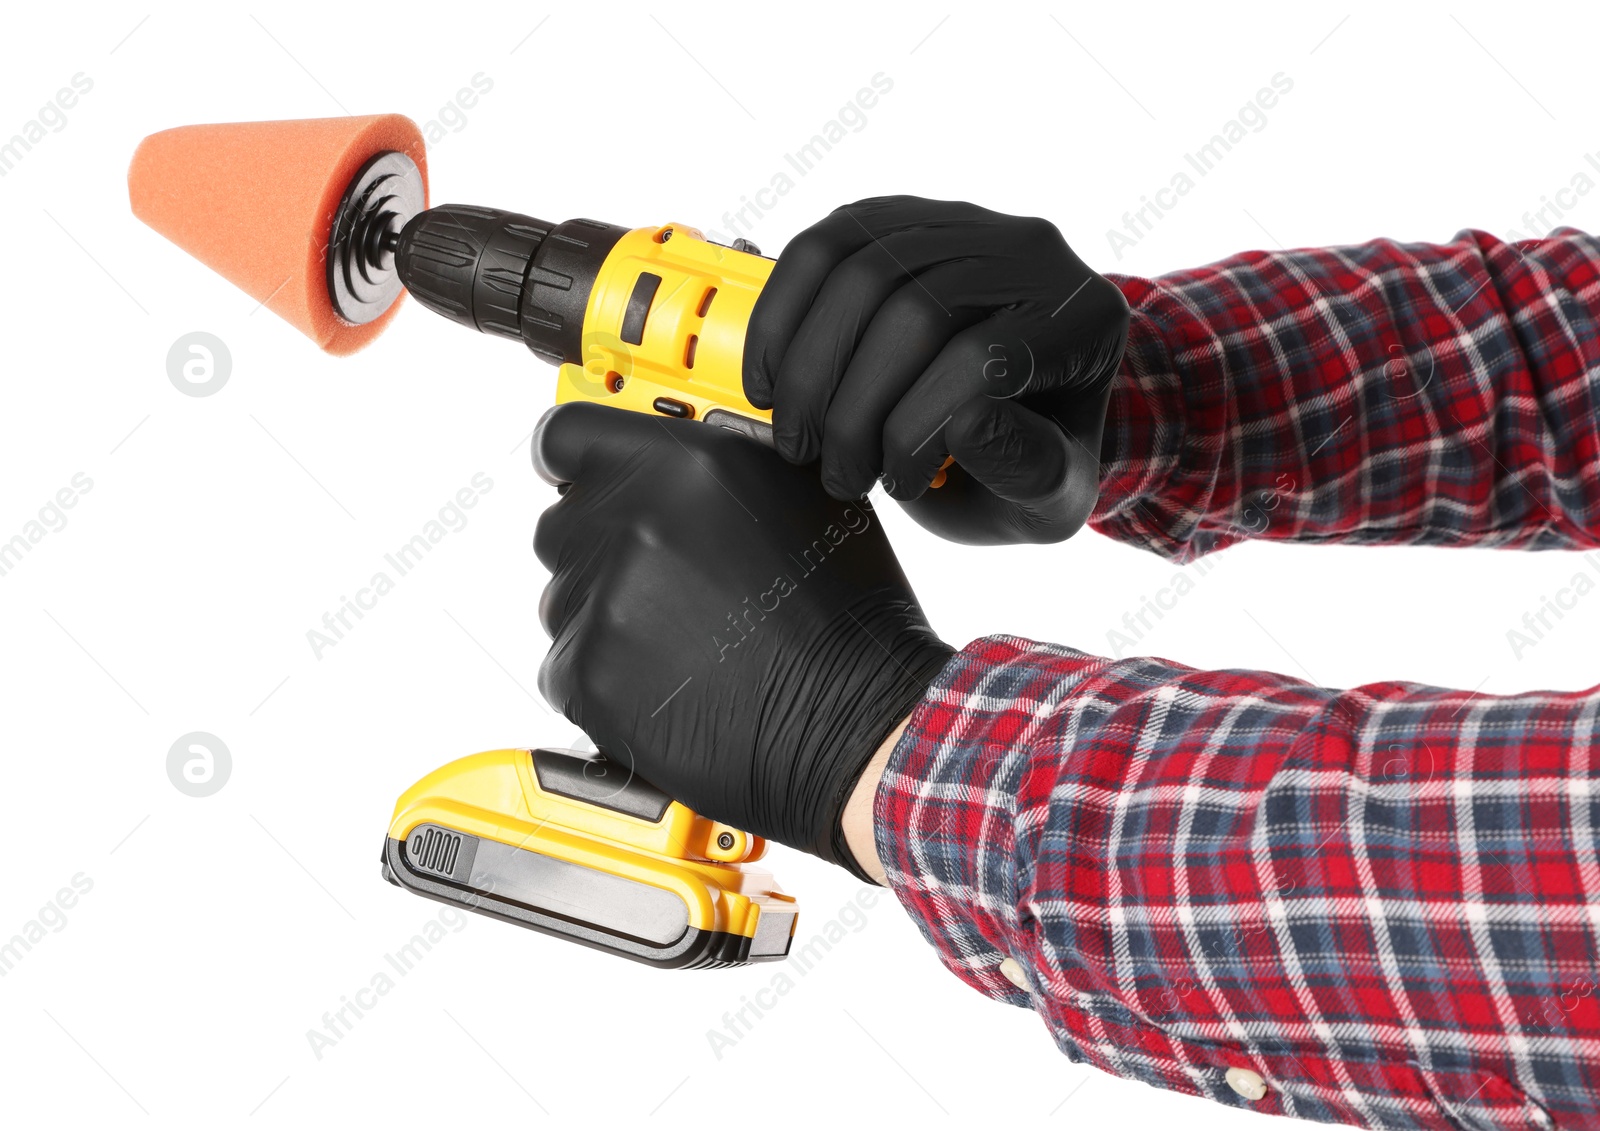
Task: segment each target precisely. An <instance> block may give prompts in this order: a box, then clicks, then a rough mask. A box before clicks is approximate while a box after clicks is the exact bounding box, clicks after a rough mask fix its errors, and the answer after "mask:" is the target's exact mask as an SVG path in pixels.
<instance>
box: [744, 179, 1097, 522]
mask: <svg viewBox="0 0 1600 1131" xmlns="http://www.w3.org/2000/svg"><path fill="white" fill-rule="evenodd" d="M1127 335H1128V304H1127V302H1126V301H1125V300H1124V299H1123V297H1122V292H1121V291H1119V290H1118V289H1117V287H1116V285H1115V284H1113V283H1112V282H1110V281H1109V280H1108V279H1105V278H1103V277H1102V276H1100V275H1097V274H1096V273H1095V272H1094V271H1093V270H1091V269H1090V268H1089V267H1088V266H1086V265H1085V264H1084V262H1083V261H1082V260H1081V259H1079V258H1078V257H1077V255H1075V254H1074V253H1073V251H1072V249H1071V248H1070V247H1068V246H1067V243H1066V241H1065V240H1063V239H1062V238H1061V233H1060V232H1058V231H1057V230H1056V228H1055V226H1054V225H1052V224H1051V223H1050V222H1049V221H1047V220H1039V219H1034V218H1028V217H1021V216H1005V215H1002V214H1001V213H998V212H990V211H989V210H987V209H984V208H979V207H977V206H976V205H973V204H965V203H961V202H955V201H944V200H923V199H921V198H919V197H914V196H885V197H873V198H871V199H869V200H862V201H857V202H856V203H855V204H847V205H845V206H844V207H843V208H840V209H837V210H836V211H834V212H833V213H832V214H830V215H829V216H828V217H827V218H826V219H825V220H823V221H821V222H820V223H818V224H815V225H813V226H812V227H810V228H808V229H806V230H805V231H804V232H801V233H800V234H799V235H798V236H796V237H795V238H794V240H793V241H791V242H790V244H789V246H788V247H787V248H786V249H785V250H784V252H783V254H782V255H781V256H779V257H778V263H777V266H776V267H774V268H773V270H772V277H771V279H770V280H769V281H768V282H767V285H766V287H765V288H764V289H763V290H762V292H761V295H760V297H759V298H758V299H757V300H756V305H755V309H754V311H753V312H752V313H751V317H750V329H749V333H748V335H747V336H746V338H745V348H744V391H745V396H746V397H748V398H749V400H750V403H751V404H754V405H756V406H758V407H761V408H771V409H772V410H773V427H774V434H775V438H776V440H777V446H778V451H779V452H780V453H781V454H782V455H783V456H784V458H786V459H788V460H790V461H792V462H794V463H810V462H812V461H814V460H817V459H820V460H821V461H822V482H823V484H824V485H825V486H826V487H827V490H828V493H829V494H831V495H833V496H834V497H835V498H838V499H854V498H859V497H861V496H863V495H865V494H866V493H867V492H868V491H869V490H871V489H872V485H873V483H874V482H875V481H876V480H877V479H878V478H879V477H880V476H881V477H882V478H883V481H884V487H885V489H886V490H887V491H888V492H889V495H890V497H892V498H894V499H897V500H899V501H900V502H901V504H902V505H903V506H904V507H905V509H906V510H907V511H908V512H909V513H910V514H911V516H912V517H913V518H915V519H916V520H917V522H919V523H921V524H922V525H923V526H925V527H927V528H928V529H929V530H931V531H933V532H934V533H935V534H939V535H941V536H943V537H945V538H949V539H951V540H953V541H956V542H968V543H975V544H993V543H1002V542H1059V541H1060V540H1062V539H1063V538H1067V537H1070V536H1071V535H1072V534H1074V533H1076V532H1077V531H1078V529H1079V528H1080V527H1082V525H1083V524H1084V522H1085V521H1087V519H1088V517H1089V514H1090V512H1091V511H1092V510H1093V509H1094V504H1095V500H1096V498H1097V497H1098V495H1099V479H1100V437H1101V432H1102V431H1103V429H1104V427H1105V416H1106V406H1107V404H1108V403H1109V400H1110V388H1111V379H1112V377H1113V376H1114V375H1115V374H1116V371H1117V366H1118V364H1119V363H1120V362H1121V359H1122V348H1123V345H1124V344H1125V342H1126V340H1127ZM947 455H949V456H953V457H954V458H955V461H956V466H954V467H952V468H950V470H949V472H948V478H947V481H946V482H945V484H944V485H943V486H941V487H939V488H937V489H934V490H929V489H928V485H929V482H930V481H931V480H932V479H933V477H934V474H935V473H936V472H937V471H938V470H939V467H940V465H941V464H942V463H943V462H944V460H945V457H946V456H947Z"/></svg>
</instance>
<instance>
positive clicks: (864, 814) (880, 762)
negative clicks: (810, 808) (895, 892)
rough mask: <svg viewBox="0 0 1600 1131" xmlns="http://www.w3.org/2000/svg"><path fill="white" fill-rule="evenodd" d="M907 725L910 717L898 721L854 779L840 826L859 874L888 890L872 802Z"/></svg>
mask: <svg viewBox="0 0 1600 1131" xmlns="http://www.w3.org/2000/svg"><path fill="white" fill-rule="evenodd" d="M910 721H911V716H910V715H907V716H906V717H905V718H903V719H901V720H900V722H899V723H897V724H896V725H895V728H894V729H893V730H892V731H890V732H889V737H888V738H885V739H884V740H883V743H882V745H880V746H879V747H878V749H877V751H876V752H875V753H874V754H873V755H872V758H871V760H869V761H868V762H867V766H866V769H864V770H862V771H861V776H860V777H859V778H857V779H856V784H855V788H854V789H852V790H851V791H850V798H849V800H848V801H846V802H845V806H844V815H843V816H842V817H841V818H840V822H839V824H840V828H841V830H842V831H843V833H844V842H845V845H846V847H848V848H849V849H850V853H851V855H852V856H854V857H855V858H856V863H857V864H859V865H861V868H862V870H863V871H865V872H866V873H867V875H869V876H871V877H872V879H873V881H874V882H876V883H878V884H880V885H882V886H883V887H888V886H889V879H888V874H887V873H886V872H885V871H884V867H883V862H882V861H881V860H879V859H878V845H877V839H876V831H875V828H874V822H873V819H872V808H873V801H874V799H875V798H876V797H877V795H878V783H879V782H880V781H882V780H883V771H884V769H885V767H887V766H888V764H889V755H891V754H893V753H894V748H895V746H896V744H898V743H899V741H900V736H901V735H902V734H904V733H905V729H906V723H908V722H910Z"/></svg>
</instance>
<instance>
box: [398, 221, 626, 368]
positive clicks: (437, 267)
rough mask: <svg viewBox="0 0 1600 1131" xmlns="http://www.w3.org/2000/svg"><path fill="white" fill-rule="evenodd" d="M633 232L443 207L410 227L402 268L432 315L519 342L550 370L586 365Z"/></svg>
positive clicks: (403, 237) (401, 248) (403, 238)
mask: <svg viewBox="0 0 1600 1131" xmlns="http://www.w3.org/2000/svg"><path fill="white" fill-rule="evenodd" d="M627 231H628V229H626V228H622V227H618V226H617V225H615V224H602V223H600V222H598V221H596V220H568V221H566V222H565V223H562V224H551V223H549V222H548V221H546V220H538V219H535V218H534V217H532V216H524V215H522V214H521V213H519V212H505V211H502V210H500V209H497V208H479V207H477V206H476V205H471V204H445V205H440V206H439V207H437V208H430V209H427V210H426V211H423V212H419V213H417V214H416V215H415V216H413V217H411V219H410V220H409V221H407V223H406V225H405V227H404V228H403V229H402V230H401V232H400V236H399V244H398V248H397V249H396V251H395V257H394V262H395V269H396V270H397V271H398V273H399V277H400V281H401V282H402V283H403V284H404V285H405V287H406V289H407V290H409V291H410V292H411V293H412V295H413V296H414V297H415V298H416V299H417V301H418V302H420V303H422V305H424V306H426V307H428V308H429V309H430V310H434V311H437V312H438V313H439V314H442V315H444V316H445V317H446V318H450V319H453V320H454V321H456V322H459V323H461V324H462V325H463V326H468V327H471V328H472V329H474V330H477V331H478V332H480V333H484V334H496V335H498V336H500V337H503V338H515V339H518V340H520V341H522V342H523V343H524V344H526V345H527V347H528V348H529V349H530V350H532V351H533V352H534V353H536V354H538V355H539V356H540V357H542V358H544V359H545V360H546V361H549V362H551V363H552V364H555V365H560V364H562V363H564V362H571V363H574V364H582V361H583V356H582V335H583V316H584V311H585V309H586V308H587V307H588V304H589V296H590V293H591V291H592V290H593V288H594V282H595V279H596V278H597V277H598V276H599V274H600V268H601V266H602V265H603V264H604V263H605V260H606V256H607V255H609V254H610V253H611V249H612V248H613V247H615V246H616V243H617V241H618V240H619V239H621V238H622V237H623V236H624V235H626V234H627Z"/></svg>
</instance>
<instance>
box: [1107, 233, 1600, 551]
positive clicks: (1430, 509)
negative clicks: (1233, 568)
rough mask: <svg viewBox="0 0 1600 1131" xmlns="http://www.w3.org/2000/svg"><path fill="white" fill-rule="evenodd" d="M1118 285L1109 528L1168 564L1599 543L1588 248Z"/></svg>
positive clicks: (1596, 275) (1238, 263)
mask: <svg viewBox="0 0 1600 1131" xmlns="http://www.w3.org/2000/svg"><path fill="white" fill-rule="evenodd" d="M1116 282H1117V284H1118V285H1119V286H1120V287H1121V288H1122V290H1123V293H1124V294H1125V295H1126V296H1127V299H1128V304H1129V306H1130V307H1132V310H1133V319H1132V325H1131V328H1130V332H1129V339H1128V348H1127V352H1126V355H1125V357H1124V360H1123V364H1122V370H1121V372H1120V373H1119V375H1118V379H1117V383H1116V386H1115V389H1114V392H1113V396H1112V402H1111V411H1110V414H1109V416H1108V418H1107V422H1106V438H1105V444H1104V449H1103V456H1104V468H1103V471H1102V475H1101V496H1100V504H1099V506H1098V507H1097V508H1096V510H1095V516H1094V518H1093V520H1092V524H1093V525H1094V526H1095V528H1096V529H1098V530H1100V531H1101V532H1102V533H1104V534H1108V535H1110V536H1111V537H1113V538H1116V539H1118V540H1120V541H1124V542H1130V543H1132V544H1134V545H1139V546H1144V547H1147V548H1149V549H1152V550H1155V551H1157V552H1158V553H1161V554H1164V555H1166V556H1168V557H1171V558H1174V559H1176V560H1179V561H1188V560H1190V559H1192V558H1195V557H1197V556H1199V555H1200V554H1203V553H1206V552H1208V551H1210V550H1214V549H1217V548H1220V547H1222V546H1226V545H1229V544H1230V543H1232V542H1235V541H1238V540H1240V539H1242V538H1271V539H1286V540H1292V541H1296V542H1346V543H1356V544H1367V545H1373V544H1379V543H1410V544H1416V545H1446V546H1510V547H1521V548H1530V549H1552V548H1571V547H1574V546H1587V547H1592V546H1596V545H1600V473H1597V464H1600V430H1597V429H1596V425H1595V422H1596V419H1597V412H1600V378H1597V371H1600V240H1597V239H1596V238H1594V237H1592V236H1588V235H1585V234H1583V233H1580V232H1575V231H1572V230H1570V229H1562V230H1561V231H1560V232H1558V233H1556V234H1555V235H1554V236H1552V237H1551V238H1549V239H1546V240H1537V241H1525V242H1521V243H1515V244H1512V243H1505V242H1503V241H1501V240H1498V239H1496V238H1495V237H1493V236H1491V235H1488V234H1486V233H1484V232H1463V233H1461V234H1460V235H1459V236H1457V237H1456V239H1455V240H1454V241H1453V242H1451V243H1448V244H1444V245H1442V246H1437V245H1421V244H1401V243H1394V242H1392V241H1388V240H1378V241H1376V242H1373V243H1369V244H1363V245H1361V246H1359V247H1344V248H1330V249H1323V250H1313V251H1285V252H1251V253H1249V254H1246V255H1239V256H1235V257H1234V258H1232V259H1228V260H1224V261H1223V262H1221V263H1218V264H1215V265H1213V266H1210V267H1202V268H1198V269H1196V270H1193V271H1183V272H1179V273H1177V274H1174V275H1167V276H1163V277H1162V278H1160V279H1131V278H1118V279H1116Z"/></svg>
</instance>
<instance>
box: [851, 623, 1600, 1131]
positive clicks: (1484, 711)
mask: <svg viewBox="0 0 1600 1131" xmlns="http://www.w3.org/2000/svg"><path fill="white" fill-rule="evenodd" d="M1597 733H1600V689H1597V690H1596V691H1592V692H1586V693H1574V694H1550V693H1544V694H1533V695H1522V696H1515V697H1507V698H1493V697H1487V696H1481V695H1474V694H1472V693H1468V692H1458V691H1444V690H1440V689H1437V688H1431V687H1423V686H1418V685H1414V684H1404V683H1386V684H1377V685H1372V686H1367V687H1360V688H1356V689H1354V690H1350V691H1332V690H1327V689H1324V688H1319V687H1313V686H1311V685H1309V684H1306V683H1303V682H1301V681H1299V680H1295V679H1290V678H1288V677H1285V676H1279V675H1271V674H1267V673H1262V672H1248V671H1226V672H1200V671H1195V670H1192V669H1189V668H1185V667H1181V666H1179V665H1177V664H1172V663H1168V662H1166V661H1162V660H1156V659H1148V658H1129V659H1124V660H1108V659H1102V658H1098V657H1095V656H1089V655H1086V654H1084V653H1081V652H1077V651H1074V650H1072V649H1069V648H1062V647H1057V646H1053V645H1043V644H1034V643H1030V642H1028V641H1025V640H1018V639H1015V638H1008V637H994V638H989V639H985V640H980V641H977V642H975V643H974V644H972V645H970V646H968V647H967V648H966V649H965V650H964V651H963V652H961V653H959V654H958V655H957V656H956V657H954V658H953V659H952V660H951V662H950V663H949V665H948V666H947V667H946V668H945V669H944V671H943V672H942V673H941V675H940V676H939V678H938V680H937V681H936V682H935V683H934V685H933V686H932V687H931V688H930V689H929V691H928V694H927V696H926V697H925V698H924V700H923V701H922V703H921V704H920V705H919V706H918V707H917V709H916V711H915V712H914V713H913V714H912V716H911V719H910V722H909V724H908V725H907V728H906V731H905V734H904V736H903V737H902V738H901V740H900V742H899V743H898V744H897V745H896V747H895V750H894V752H893V754H892V755H891V757H890V760H889V764H888V767H887V769H886V772H885V774H884V777H883V780H882V784H881V785H880V787H879V790H878V793H877V796H876V803H875V823H876V830H877V849H878V853H879V856H880V857H881V859H882V861H883V863H884V866H885V868H886V870H887V874H888V878H889V882H890V885H891V886H892V887H893V889H894V891H895V893H896V895H897V896H898V897H899V899H900V901H901V903H902V904H904V905H905V907H906V908H907V909H908V910H909V911H910V913H911V915H912V917H913V918H914V919H915V920H916V922H917V924H918V926H919V927H920V928H921V930H922V932H923V934H924V935H925V936H926V937H927V939H928V941H929V942H930V943H932V944H933V946H934V947H935V948H936V950H937V951H938V953H939V956H940V958H941V959H942V960H943V962H944V964H945V965H946V966H947V967H949V969H950V970H952V971H953V972H954V973H955V974H956V975H957V976H958V977H960V978H961V979H963V980H964V981H966V982H967V983H968V984H969V985H971V986H973V987H974V988H975V989H977V990H979V991H980V992H982V993H984V994H986V995H988V996H990V997H993V998H997V999H1000V1000H1002V1001H1006V1002H1010V1003H1012V1004H1014V1005H1019V1006H1025V1007H1031V1008H1032V1009H1034V1010H1036V1011H1038V1013H1039V1014H1040V1015H1041V1017H1042V1018H1043V1020H1044V1022H1045V1024H1046V1025H1047V1026H1048V1028H1049V1029H1050V1031H1051V1033H1052V1035H1053V1036H1054V1038H1055V1040H1056V1043H1057V1045H1058V1046H1059V1047H1060V1049H1061V1051H1062V1052H1064V1053H1065V1054H1066V1055H1067V1056H1068V1057H1069V1058H1071V1059H1072V1060H1074V1061H1086V1062H1088V1063H1089V1064H1092V1065H1094V1066H1096V1067H1098V1068H1101V1069H1104V1070H1105V1071H1107V1072H1111V1073H1114V1074H1116V1075H1119V1076H1123V1077H1128V1078H1132V1079H1136V1080H1141V1081H1144V1082H1146V1083H1149V1084H1152V1085H1155V1086H1157V1087H1162V1088H1169V1089H1175V1090H1178V1091H1182V1092H1188V1093H1191V1094H1196V1095H1203V1096H1207V1097H1209V1098H1211V1099H1213V1100H1217V1101H1220V1102H1222V1103H1226V1104H1232V1105H1235V1106H1239V1107H1247V1108H1252V1109H1254V1110H1258V1111H1266V1112H1273V1113H1280V1114H1286V1115H1294V1116H1298V1117H1300V1118H1303V1119H1314V1120H1322V1121H1326V1122H1339V1123H1350V1124H1355V1125H1358V1126H1366V1127H1383V1128H1437V1129H1440V1131H1462V1129H1463V1128H1468V1129H1484V1128H1549V1127H1551V1126H1558V1127H1562V1128H1568V1127H1600V986H1597V983H1600V859H1597V846H1600V739H1597ZM1230 1069H1232V1070H1235V1072H1237V1071H1239V1070H1245V1071H1248V1072H1251V1073H1255V1074H1256V1075H1257V1076H1258V1077H1259V1078H1260V1080H1262V1081H1264V1082H1265V1086H1266V1093H1265V1095H1264V1096H1261V1097H1260V1098H1258V1099H1254V1100H1252V1099H1249V1098H1246V1096H1244V1095H1242V1094H1241V1093H1240V1092H1239V1091H1236V1090H1235V1088H1234V1087H1232V1086H1230V1085H1229V1083H1228V1074H1229V1070H1230Z"/></svg>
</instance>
